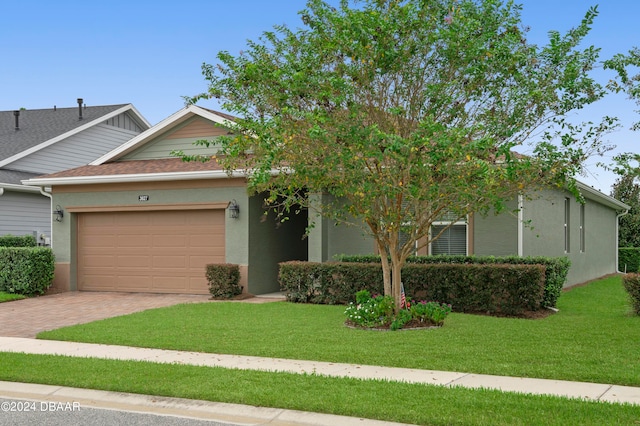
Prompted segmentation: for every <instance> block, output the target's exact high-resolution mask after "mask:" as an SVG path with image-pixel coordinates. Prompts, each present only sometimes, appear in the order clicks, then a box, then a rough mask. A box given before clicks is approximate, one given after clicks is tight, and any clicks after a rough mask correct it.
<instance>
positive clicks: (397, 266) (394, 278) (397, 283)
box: [391, 252, 403, 313]
mask: <svg viewBox="0 0 640 426" xmlns="http://www.w3.org/2000/svg"><path fill="white" fill-rule="evenodd" d="M402 263H403V262H402V259H401V258H400V253H398V252H395V253H393V254H392V255H391V286H392V288H393V299H394V301H395V306H396V313H397V312H399V311H400V309H401V308H402V307H401V306H400V302H401V296H402Z"/></svg>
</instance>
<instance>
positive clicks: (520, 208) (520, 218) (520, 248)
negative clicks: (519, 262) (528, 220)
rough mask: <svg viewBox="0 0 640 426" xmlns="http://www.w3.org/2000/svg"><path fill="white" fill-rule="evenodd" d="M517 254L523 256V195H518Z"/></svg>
mask: <svg viewBox="0 0 640 426" xmlns="http://www.w3.org/2000/svg"><path fill="white" fill-rule="evenodd" d="M518 256H520V257H523V256H524V196H522V195H518Z"/></svg>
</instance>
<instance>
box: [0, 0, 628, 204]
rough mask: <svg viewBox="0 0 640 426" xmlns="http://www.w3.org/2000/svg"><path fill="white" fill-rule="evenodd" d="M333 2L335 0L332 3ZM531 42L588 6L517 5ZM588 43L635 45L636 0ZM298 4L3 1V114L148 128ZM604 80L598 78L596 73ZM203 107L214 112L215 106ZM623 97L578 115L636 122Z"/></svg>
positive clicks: (624, 0)
mask: <svg viewBox="0 0 640 426" xmlns="http://www.w3.org/2000/svg"><path fill="white" fill-rule="evenodd" d="M332 2H337V1H336V0H332ZM516 3H521V4H522V5H523V12H522V18H523V19H522V21H523V23H524V24H526V25H528V26H530V27H531V32H530V35H529V39H530V40H531V41H533V42H536V43H543V42H544V41H545V39H546V34H547V32H548V31H549V30H560V31H566V30H567V29H569V28H570V27H573V26H576V25H577V24H578V23H579V22H580V20H581V19H582V17H583V16H584V13H585V12H586V10H587V9H588V8H589V6H591V5H595V4H597V3H596V2H591V1H588V0H520V1H516ZM601 3H602V4H600V5H599V7H598V10H599V12H600V15H599V16H598V18H597V20H596V23H595V25H594V28H593V31H592V32H591V34H590V35H589V37H588V39H587V43H588V44H594V45H597V46H600V47H602V49H603V50H602V57H603V58H605V57H609V56H611V55H613V54H614V53H617V52H626V51H628V50H629V49H630V48H631V47H633V46H640V26H639V25H638V24H637V17H638V16H640V1H630V0H602V1H601ZM304 4H305V2H304V1H302V0H270V1H265V0H236V1H221V0H182V1H171V2H169V1H160V0H138V1H136V0H129V1H122V0H111V1H109V2H93V1H86V0H84V1H76V0H58V1H49V0H31V1H29V0H25V1H9V2H3V4H2V13H1V15H0V58H2V66H1V67H0V94H1V95H0V110H14V109H19V108H27V109H37V108H52V107H53V106H54V105H57V106H58V107H73V106H75V105H76V99H77V98H83V99H84V100H85V103H86V104H88V105H107V104H120V103H132V104H133V105H134V106H135V107H136V108H137V109H138V110H139V111H140V113H141V114H142V115H144V116H145V117H146V118H147V120H149V121H150V122H151V124H156V123H158V122H159V121H160V120H162V119H163V118H166V117H167V116H169V115H170V114H172V113H174V112H176V111H177V110H179V109H180V108H182V107H183V105H184V102H183V100H182V96H191V95H195V94H197V93H200V92H202V91H204V90H205V89H206V82H205V80H204V79H203V77H202V75H201V72H200V66H201V64H202V63H203V62H208V63H215V60H216V58H215V55H216V53H217V52H218V51H220V50H228V51H230V52H231V53H234V54H237V53H239V52H240V50H242V49H243V47H244V46H245V45H246V40H247V39H253V40H255V39H257V38H258V36H259V35H260V34H261V33H262V32H263V31H265V30H270V29H272V27H273V25H276V24H287V25H289V26H292V27H296V26H298V25H299V22H300V21H299V18H298V15H297V11H298V10H300V9H302V8H303V7H304ZM598 75H602V78H606V75H605V74H604V73H599V74H598ZM203 106H208V107H215V105H213V104H203ZM634 109H636V106H635V105H634V104H633V103H632V102H630V101H628V100H626V99H625V98H624V97H623V96H611V97H609V98H607V99H606V100H605V101H604V102H603V103H602V104H601V105H599V106H598V107H596V108H592V109H591V110H590V111H586V112H584V113H581V115H578V116H577V118H578V119H582V118H587V119H597V118H598V117H599V116H601V115H603V114H608V115H615V116H619V117H621V119H622V120H623V125H624V127H625V128H628V127H629V125H630V123H631V121H632V120H634V119H639V120H640V116H639V115H637V114H635V113H634V112H633V111H634ZM639 137H640V135H638V134H635V133H633V132H630V131H627V130H620V131H618V132H616V133H614V134H612V135H610V136H609V138H608V140H609V142H610V143H612V144H615V145H617V146H618V151H638V148H637V146H636V145H637V141H638V138H639ZM596 161H597V160H594V161H592V162H591V165H590V166H589V168H588V170H589V172H590V173H589V175H588V176H585V177H580V180H582V181H583V182H585V183H588V184H589V185H592V186H594V187H595V188H597V189H599V190H602V191H603V192H605V193H607V194H608V193H609V192H610V188H611V185H612V184H613V182H614V181H615V176H613V175H612V174H610V173H606V172H603V171H601V170H599V169H597V168H596V167H595V165H594V164H595V162H596Z"/></svg>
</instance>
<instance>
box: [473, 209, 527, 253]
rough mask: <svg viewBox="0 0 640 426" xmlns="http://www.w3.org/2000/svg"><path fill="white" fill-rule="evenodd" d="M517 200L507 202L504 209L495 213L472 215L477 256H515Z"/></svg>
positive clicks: (516, 246)
mask: <svg viewBox="0 0 640 426" xmlns="http://www.w3.org/2000/svg"><path fill="white" fill-rule="evenodd" d="M517 208H518V203H517V201H515V200H514V201H511V202H508V203H507V205H506V207H505V209H504V210H503V211H502V212H500V213H499V214H496V213H495V212H492V213H489V214H488V215H486V216H482V215H479V214H476V215H474V216H473V225H472V229H473V231H472V232H473V248H472V249H471V250H470V251H471V253H469V254H474V255H477V256H516V255H517V254H518V214H517V212H516V209H517Z"/></svg>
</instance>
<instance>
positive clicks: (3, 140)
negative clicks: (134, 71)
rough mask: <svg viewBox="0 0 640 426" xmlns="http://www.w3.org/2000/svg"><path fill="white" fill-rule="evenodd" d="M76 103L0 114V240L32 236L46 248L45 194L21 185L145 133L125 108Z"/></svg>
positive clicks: (140, 120) (142, 121) (47, 213)
mask: <svg viewBox="0 0 640 426" xmlns="http://www.w3.org/2000/svg"><path fill="white" fill-rule="evenodd" d="M78 101H79V103H78V107H74V108H56V107H53V108H51V109H34V110H26V109H21V110H16V111H0V235H6V234H12V235H29V234H33V235H35V236H36V239H37V241H38V243H39V244H41V245H48V244H49V242H50V238H51V222H52V215H51V211H52V208H51V207H52V206H51V199H50V194H49V192H48V189H47V188H42V191H41V188H35V187H32V186H26V185H23V184H22V183H21V181H23V180H25V179H30V178H32V177H35V176H38V175H42V174H44V173H54V172H58V171H61V170H65V169H69V168H71V167H77V166H80V165H84V164H88V163H89V162H91V161H93V160H95V159H96V158H98V157H100V156H102V155H104V154H105V153H106V152H109V151H111V150H112V149H114V148H115V147H117V146H120V145H122V144H123V143H124V142H126V141H128V140H130V139H131V138H132V137H134V136H136V135H137V134H139V133H140V132H142V131H144V130H146V129H148V128H149V127H150V125H149V123H148V122H147V121H146V120H145V119H144V118H143V117H142V116H141V115H140V114H139V113H138V111H136V109H135V108H134V107H133V106H132V105H130V104H123V105H108V106H86V105H83V104H82V99H78ZM53 206H54V208H55V204H54V205H53Z"/></svg>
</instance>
